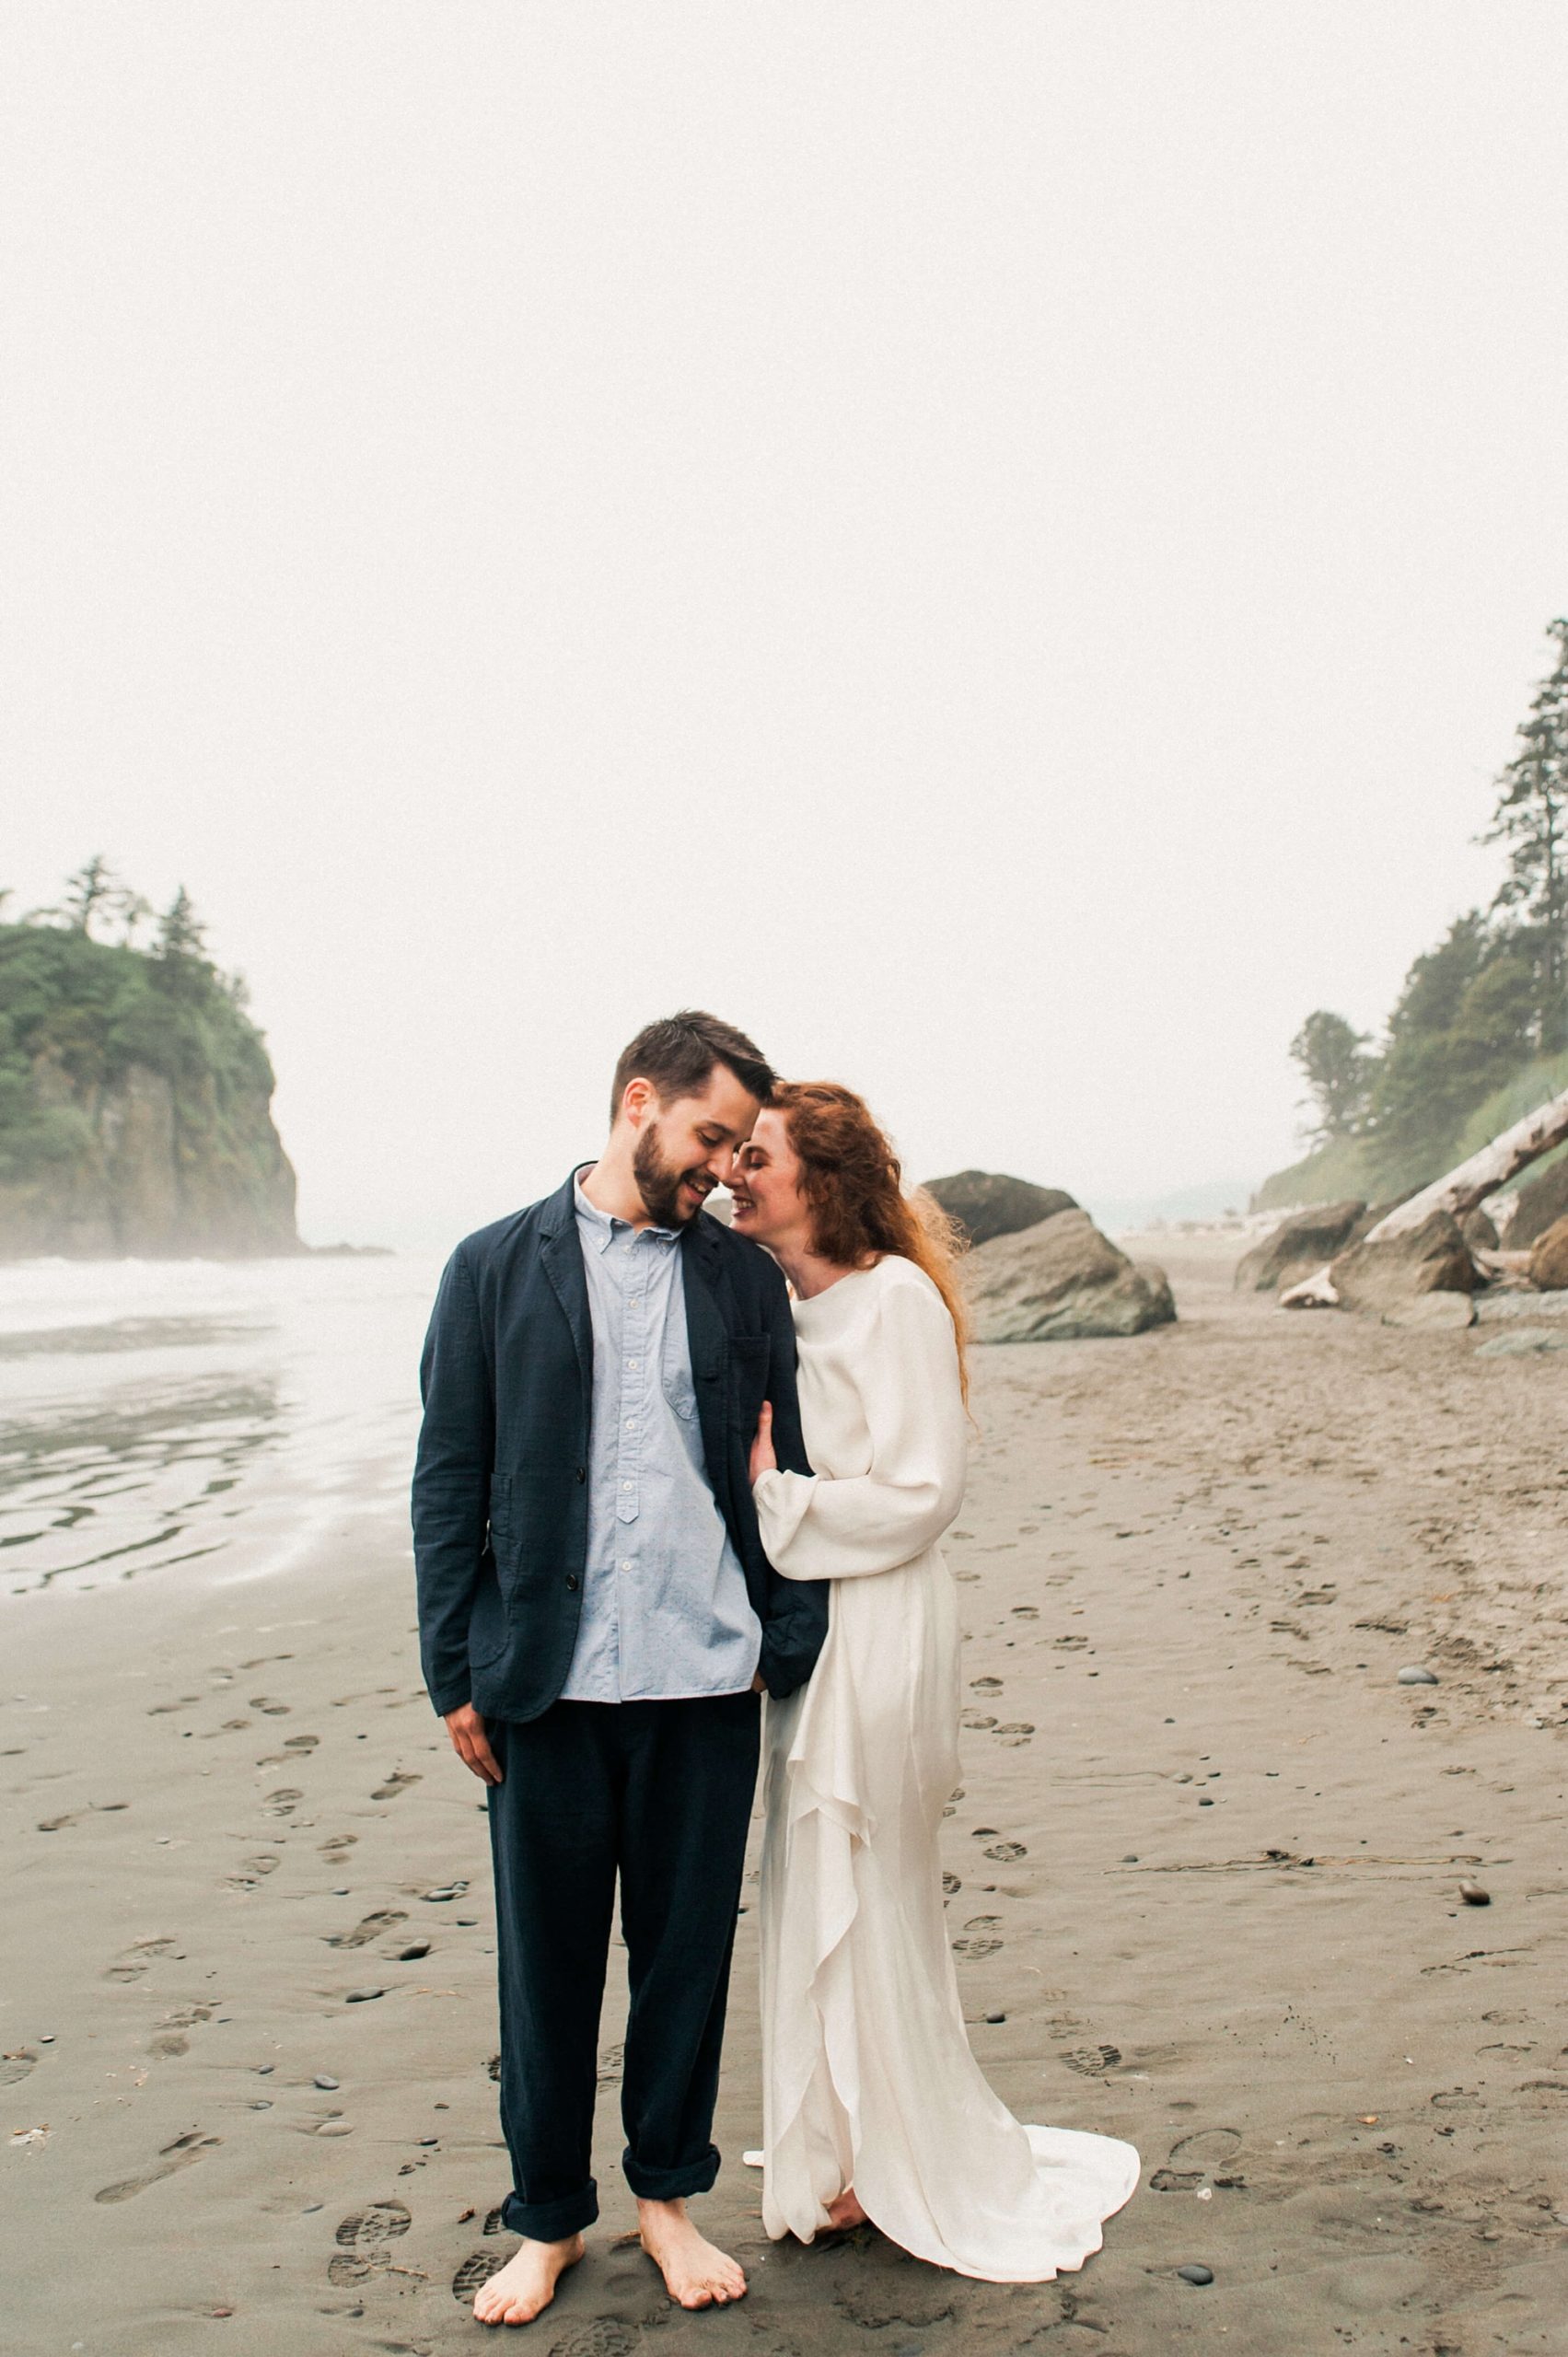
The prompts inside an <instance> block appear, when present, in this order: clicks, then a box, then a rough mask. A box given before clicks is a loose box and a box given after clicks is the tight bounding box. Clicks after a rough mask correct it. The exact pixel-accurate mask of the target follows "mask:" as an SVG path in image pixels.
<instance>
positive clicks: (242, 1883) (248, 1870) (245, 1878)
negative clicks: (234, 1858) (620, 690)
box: [227, 1857, 279, 1890]
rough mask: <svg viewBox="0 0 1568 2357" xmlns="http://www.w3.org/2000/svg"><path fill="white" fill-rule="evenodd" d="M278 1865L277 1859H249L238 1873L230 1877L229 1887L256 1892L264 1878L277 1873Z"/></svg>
mask: <svg viewBox="0 0 1568 2357" xmlns="http://www.w3.org/2000/svg"><path fill="white" fill-rule="evenodd" d="M278 1864H279V1861H278V1860H277V1859H276V1858H271V1857H256V1858H247V1859H246V1860H245V1861H244V1863H243V1864H241V1865H240V1867H239V1869H238V1872H237V1873H235V1874H232V1875H229V1876H228V1878H227V1879H228V1887H229V1888H230V1889H231V1890H254V1889H255V1887H256V1886H257V1884H258V1883H259V1882H261V1880H262V1879H263V1877H264V1876H266V1875H270V1874H275V1873H276V1872H277V1868H278Z"/></svg>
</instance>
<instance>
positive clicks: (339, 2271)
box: [327, 2250, 391, 2292]
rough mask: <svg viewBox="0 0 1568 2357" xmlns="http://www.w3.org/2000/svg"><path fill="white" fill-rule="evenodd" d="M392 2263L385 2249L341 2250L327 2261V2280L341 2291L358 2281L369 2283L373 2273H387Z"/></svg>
mask: <svg viewBox="0 0 1568 2357" xmlns="http://www.w3.org/2000/svg"><path fill="white" fill-rule="evenodd" d="M390 2265H391V2261H390V2259H389V2258H388V2256H387V2254H386V2252H385V2251H384V2250H366V2251H357V2250H339V2251H334V2252H333V2253H332V2256H331V2258H330V2259H329V2260H328V2261H327V2281H328V2282H329V2283H331V2284H333V2285H334V2286H335V2287H336V2289H337V2290H338V2291H340V2292H345V2291H347V2290H349V2289H350V2287H351V2286H352V2285H354V2284H356V2283H368V2282H369V2281H370V2279H371V2277H372V2276H373V2275H380V2274H385V2272H386V2270H387V2269H388V2268H389V2266H390Z"/></svg>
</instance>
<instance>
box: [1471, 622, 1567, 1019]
mask: <svg viewBox="0 0 1568 2357" xmlns="http://www.w3.org/2000/svg"><path fill="white" fill-rule="evenodd" d="M1547 636H1548V637H1549V638H1550V639H1551V640H1552V642H1553V643H1554V644H1555V646H1556V649H1557V662H1556V666H1555V668H1553V670H1552V671H1551V674H1550V675H1549V677H1548V678H1546V679H1543V680H1542V681H1541V683H1540V686H1539V688H1538V689H1537V691H1536V693H1535V696H1534V698H1533V700H1532V702H1531V704H1530V713H1529V718H1528V719H1527V720H1526V721H1524V722H1522V723H1521V725H1520V727H1519V731H1518V736H1519V749H1518V751H1517V752H1516V754H1515V756H1514V759H1513V760H1512V761H1510V762H1509V764H1508V766H1507V768H1506V769H1505V770H1504V772H1503V774H1502V776H1501V778H1500V779H1499V780H1498V800H1497V809H1496V813H1495V816H1494V818H1493V823H1492V826H1491V828H1490V829H1489V830H1488V831H1487V833H1486V834H1485V835H1484V836H1483V837H1482V838H1481V840H1482V842H1489V843H1490V842H1504V843H1506V844H1507V845H1508V873H1507V876H1506V877H1504V881H1503V883H1502V885H1501V887H1500V888H1499V889H1498V893H1497V897H1496V900H1494V902H1493V907H1494V908H1497V909H1515V910H1518V911H1520V912H1521V913H1522V914H1523V915H1524V917H1525V919H1526V921H1527V925H1528V926H1529V927H1531V928H1532V929H1533V930H1534V931H1535V932H1536V933H1537V934H1538V935H1539V945H1540V959H1539V970H1540V992H1539V1004H1538V1006H1537V1010H1536V1031H1537V1036H1538V1038H1539V1043H1540V1045H1541V1047H1542V1048H1543V1049H1545V1050H1546V1051H1547V1052H1548V1053H1549V1054H1550V1053H1555V1051H1557V1050H1558V1049H1560V1048H1562V1047H1564V1046H1568V620H1563V619H1559V620H1558V621H1554V622H1552V623H1551V624H1550V625H1549V627H1548V630H1547Z"/></svg>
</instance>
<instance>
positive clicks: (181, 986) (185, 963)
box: [153, 884, 213, 996]
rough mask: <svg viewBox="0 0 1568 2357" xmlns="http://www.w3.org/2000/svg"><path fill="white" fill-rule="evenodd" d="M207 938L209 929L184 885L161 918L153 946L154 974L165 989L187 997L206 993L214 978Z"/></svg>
mask: <svg viewBox="0 0 1568 2357" xmlns="http://www.w3.org/2000/svg"><path fill="white" fill-rule="evenodd" d="M206 938H207V936H206V929H205V927H204V926H203V924H202V923H200V922H199V921H198V918H197V915H196V911H195V909H194V907H193V906H192V900H191V895H190V894H189V892H187V890H186V889H185V887H184V885H183V884H181V886H180V889H179V890H178V891H177V892H176V894H175V896H174V898H173V900H170V902H169V904H168V908H167V909H165V911H163V914H162V915H161V916H160V917H159V919H158V923H157V936H156V938H155V940H154V943H153V959H154V971H155V973H156V975H157V980H158V981H159V982H160V983H161V984H162V986H163V988H164V989H165V990H167V991H171V992H173V993H176V995H180V994H184V995H186V996H192V995H196V996H200V995H201V994H202V993H203V992H204V991H205V990H206V987H207V985H208V983H209V982H210V981H212V979H213V968H212V966H211V965H210V964H209V962H208V959H207V957H206Z"/></svg>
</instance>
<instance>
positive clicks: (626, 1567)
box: [621, 1555, 632, 1572]
mask: <svg viewBox="0 0 1568 2357" xmlns="http://www.w3.org/2000/svg"><path fill="white" fill-rule="evenodd" d="M631 1568H632V1558H631V1556H630V1555H622V1556H621V1570H622V1571H623V1572H629V1571H630V1570H631Z"/></svg>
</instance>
